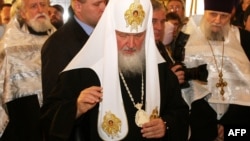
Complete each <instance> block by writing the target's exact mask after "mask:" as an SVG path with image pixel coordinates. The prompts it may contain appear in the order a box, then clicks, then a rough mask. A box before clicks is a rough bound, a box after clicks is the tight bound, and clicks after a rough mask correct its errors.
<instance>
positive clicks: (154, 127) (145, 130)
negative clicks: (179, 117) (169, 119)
mask: <svg viewBox="0 0 250 141" xmlns="http://www.w3.org/2000/svg"><path fill="white" fill-rule="evenodd" d="M141 133H142V136H143V137H144V138H162V137H163V136H164V135H165V133H166V124H165V123H164V121H163V120H162V119H161V118H156V119H152V120H150V121H149V122H147V123H145V124H143V125H142V129H141Z"/></svg>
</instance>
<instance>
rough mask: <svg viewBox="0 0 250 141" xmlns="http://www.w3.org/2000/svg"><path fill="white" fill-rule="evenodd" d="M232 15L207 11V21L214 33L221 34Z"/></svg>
mask: <svg viewBox="0 0 250 141" xmlns="http://www.w3.org/2000/svg"><path fill="white" fill-rule="evenodd" d="M230 16H231V15H230V14H229V13H225V12H218V11H210V10H206V11H205V21H206V22H207V24H208V28H209V29H210V30H211V31H212V32H220V31H221V30H222V29H223V27H224V26H225V25H227V24H229V22H230Z"/></svg>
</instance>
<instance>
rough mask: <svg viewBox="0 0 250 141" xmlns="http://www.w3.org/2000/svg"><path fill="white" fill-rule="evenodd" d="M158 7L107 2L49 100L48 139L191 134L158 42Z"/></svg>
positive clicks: (45, 114) (131, 0) (137, 1)
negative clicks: (154, 16)
mask: <svg viewBox="0 0 250 141" xmlns="http://www.w3.org/2000/svg"><path fill="white" fill-rule="evenodd" d="M152 12H153V9H152V6H151V2H150V0H110V1H109V2H108V5H107V7H106V8H105V11H104V13H103V15H102V17H101V19H100V21H99V22H98V24H97V26H96V27H95V30H94V32H93V33H92V35H91V36H90V38H89V40H88V42H87V43H86V44H85V45H84V47H83V48H82V49H81V50H80V52H79V53H78V54H77V55H76V56H75V57H74V58H73V60H72V61H71V62H70V63H69V65H68V66H67V67H66V68H65V69H64V71H63V72H62V73H61V74H60V76H59V80H58V82H57V83H56V86H55V87H54V89H53V91H52V92H51V93H50V95H49V96H48V97H47V98H46V99H45V101H44V105H43V106H42V110H41V112H42V117H41V121H42V126H43V127H42V129H43V131H44V135H45V138H46V139H47V140H49V141H74V140H76V139H75V138H76V135H79V136H78V137H79V138H78V139H77V140H78V141H86V140H87V141H102V140H105V141H120V140H124V141H142V140H143V141H144V140H156V141H163V140H164V141H186V140H187V136H188V114H189V111H188V106H187V104H186V103H185V101H184V100H183V98H182V96H181V90H180V86H179V83H178V80H177V77H176V76H175V74H174V73H173V72H172V71H171V70H170V69H169V68H168V67H167V65H166V62H165V61H164V59H163V58H162V57H161V55H160V54H159V52H158V50H157V48H156V44H155V40H154V32H153V26H152V14H153V13H152ZM104 25H105V26H104Z"/></svg>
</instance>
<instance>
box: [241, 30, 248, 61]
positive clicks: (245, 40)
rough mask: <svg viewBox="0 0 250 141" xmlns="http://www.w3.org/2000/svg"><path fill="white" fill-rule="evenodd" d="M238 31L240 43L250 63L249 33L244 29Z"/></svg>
mask: <svg viewBox="0 0 250 141" xmlns="http://www.w3.org/2000/svg"><path fill="white" fill-rule="evenodd" d="M239 30H240V42H241V46H242V47H243V49H244V51H245V53H246V55H247V57H248V59H249V61H250V32H249V31H247V30H244V29H239Z"/></svg>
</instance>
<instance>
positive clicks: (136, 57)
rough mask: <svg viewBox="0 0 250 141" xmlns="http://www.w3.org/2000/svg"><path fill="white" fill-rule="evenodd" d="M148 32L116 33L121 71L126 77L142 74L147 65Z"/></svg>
mask: <svg viewBox="0 0 250 141" xmlns="http://www.w3.org/2000/svg"><path fill="white" fill-rule="evenodd" d="M145 34H146V31H144V32H141V33H124V32H119V31H116V38H117V45H118V58H119V59H118V61H119V62H118V63H119V69H120V71H122V72H123V73H124V75H131V74H141V72H142V70H143V69H144V65H145V50H144V49H145V48H144V46H143V45H144V41H145Z"/></svg>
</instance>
